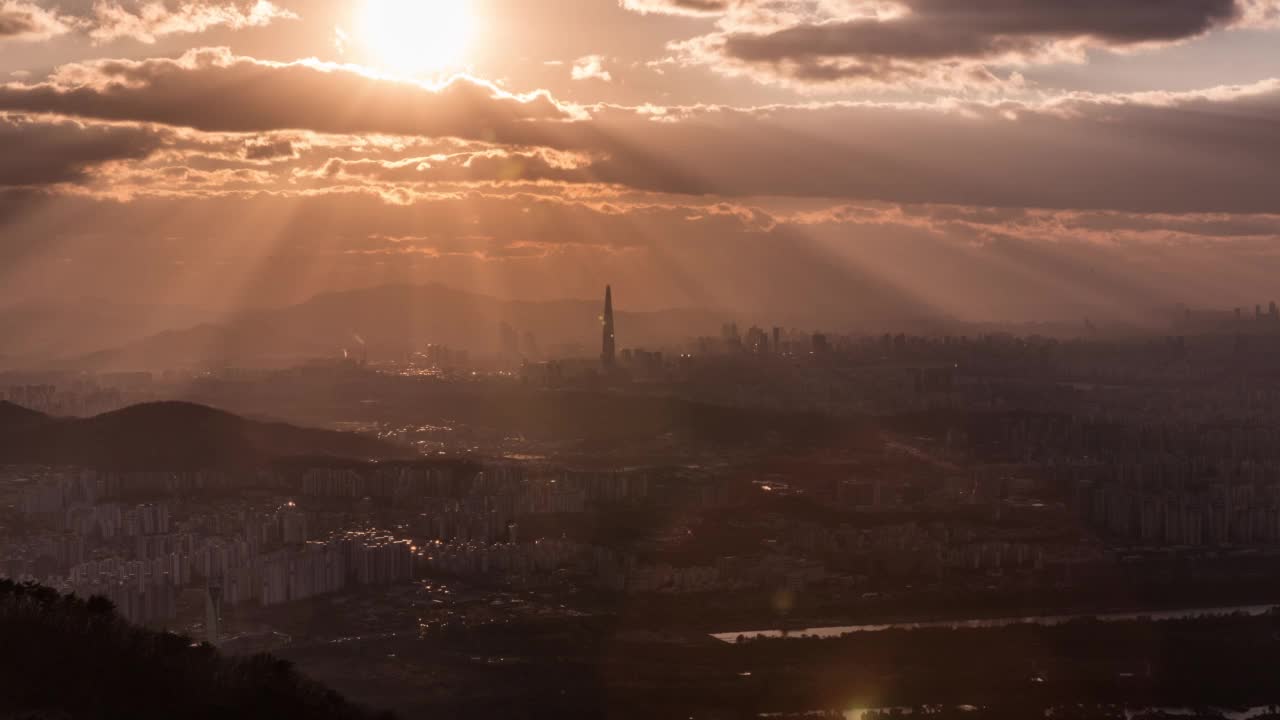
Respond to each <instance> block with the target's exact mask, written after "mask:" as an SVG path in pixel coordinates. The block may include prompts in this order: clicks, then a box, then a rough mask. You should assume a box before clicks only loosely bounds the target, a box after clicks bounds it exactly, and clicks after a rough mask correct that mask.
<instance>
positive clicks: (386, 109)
mask: <svg viewBox="0 0 1280 720" xmlns="http://www.w3.org/2000/svg"><path fill="white" fill-rule="evenodd" d="M0 109H9V110H22V111H27V112H43V113H59V114H63V115H72V116H78V117H89V118H97V119H103V120H132V121H140V122H154V123H163V124H166V125H174V126H179V127H190V128H196V129H199V130H205V131H213V132H262V131H269V130H285V129H307V130H314V131H317V132H324V133H385V134H393V135H421V136H441V137H447V136H453V137H463V138H471V139H480V140H486V141H492V142H508V143H522V142H525V141H527V138H528V136H529V135H530V133H531V132H533V131H532V130H531V129H530V127H529V126H531V125H535V124H536V121H560V120H566V119H568V118H569V117H570V115H569V112H568V111H567V110H566V109H565V108H562V107H561V106H560V105H558V104H557V103H556V102H554V101H553V100H552V99H551V98H550V96H548V95H547V94H545V93H534V94H530V95H524V96H517V95H512V94H510V93H507V92H504V91H502V90H500V89H498V88H496V87H494V86H492V85H489V84H486V83H482V82H479V81H476V80H472V79H469V78H464V77H458V78H454V79H453V80H452V81H450V82H449V83H447V84H445V85H443V86H441V87H427V86H424V85H419V84H416V83H412V82H408V81H396V80H390V79H386V78H379V77H374V76H371V75H368V74H365V73H363V72H360V71H358V70H357V69H355V68H351V67H347V66H339V65H330V64H324V63H319V62H314V61H300V62H294V63H275V62H267V61H263V60H254V59H252V58H246V57H238V56H235V55H233V54H232V53H231V52H230V51H229V50H227V49H225V48H205V49H199V50H192V51H190V52H188V53H186V54H185V55H183V56H182V57H180V58H177V59H151V60H141V61H133V60H101V61H96V62H91V63H84V64H75V65H67V66H63V67H61V68H59V69H58V70H57V71H56V72H55V73H54V75H53V76H52V77H51V78H50V79H49V80H48V81H46V82H43V83H39V84H23V83H9V84H6V85H0ZM543 134H545V133H543Z"/></svg>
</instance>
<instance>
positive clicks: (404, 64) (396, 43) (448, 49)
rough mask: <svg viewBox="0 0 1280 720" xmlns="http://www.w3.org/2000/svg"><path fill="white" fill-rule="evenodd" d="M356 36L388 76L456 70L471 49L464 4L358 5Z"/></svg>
mask: <svg viewBox="0 0 1280 720" xmlns="http://www.w3.org/2000/svg"><path fill="white" fill-rule="evenodd" d="M361 1H362V2H363V7H362V9H361V12H360V18H359V23H360V35H361V37H362V39H363V44H364V45H365V46H366V48H367V49H368V52H369V53H370V55H371V56H372V58H373V59H375V60H376V62H377V63H378V64H379V65H382V66H384V67H385V68H386V69H388V70H392V71H395V72H400V73H406V74H411V75H419V74H423V73H439V72H442V71H445V70H449V69H452V68H457V67H460V66H461V65H462V64H463V62H464V60H465V58H466V54H467V51H468V50H469V49H470V46H471V38H472V33H473V32H474V29H475V27H474V26H475V17H474V15H473V13H472V8H471V2H470V0H361Z"/></svg>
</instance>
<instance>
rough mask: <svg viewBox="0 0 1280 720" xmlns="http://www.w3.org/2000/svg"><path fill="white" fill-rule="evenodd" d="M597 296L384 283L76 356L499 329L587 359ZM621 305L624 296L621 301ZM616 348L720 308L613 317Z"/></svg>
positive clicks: (203, 356)
mask: <svg viewBox="0 0 1280 720" xmlns="http://www.w3.org/2000/svg"><path fill="white" fill-rule="evenodd" d="M603 293H604V286H603V284H602V285H601V298H602V299H601V301H600V302H596V301H590V300H555V301H545V302H526V301H517V300H503V299H499V298H495V297H491V296H488V295H480V294H476V293H471V292H466V291H462V290H456V289H453V288H449V287H446V286H444V285H440V284H435V283H433V284H426V285H383V286H378V287H374V288H366V289H359V290H347V291H342V292H333V293H325V294H321V295H317V296H316V297H314V298H312V299H310V300H307V301H306V302H303V303H300V304H298V305H292V306H289V307H285V308H274V309H266V310H255V311H250V312H244V313H240V314H238V315H235V316H233V317H231V318H230V319H228V320H227V321H225V322H221V323H218V324H204V325H199V326H196V327H192V328H188V329H185V330H174V331H167V332H162V333H159V334H156V335H152V336H150V337H147V338H145V339H143V340H140V341H137V342H132V343H128V344H125V345H123V346H120V347H117V348H115V349H112V350H106V351H102V352H97V353H93V354H91V355H87V356H83V357H81V358H79V359H78V360H77V361H76V362H75V363H74V365H75V366H77V367H83V368H87V369H146V368H169V367H180V366H185V367H223V366H229V365H235V366H247V367H253V366H282V365H288V364H291V363H296V362H298V361H299V360H302V359H306V358H313V357H326V356H328V357H334V356H337V355H339V354H341V352H342V350H343V349H349V350H352V351H357V350H360V351H364V350H366V349H367V351H368V352H369V353H370V354H371V355H372V356H375V357H377V356H388V357H395V356H400V355H403V354H404V353H406V352H410V351H413V350H420V349H422V348H423V347H424V346H425V345H426V344H428V343H435V344H440V345H448V346H450V347H453V348H455V349H469V350H471V351H472V352H479V353H488V352H493V351H495V350H496V349H497V348H498V346H499V333H500V331H499V328H500V327H501V326H502V324H503V323H505V324H507V325H509V326H510V327H511V328H512V329H514V330H515V331H516V332H517V333H518V334H519V335H520V336H521V337H522V338H523V335H524V334H525V333H526V332H528V333H532V334H533V336H534V338H535V340H536V342H537V343H538V344H539V345H540V346H541V347H543V348H549V347H552V346H564V345H577V346H579V347H580V348H581V351H582V352H583V354H584V355H587V356H589V355H591V354H593V353H595V352H596V351H597V350H596V347H595V346H596V344H597V343H599V342H600V313H601V309H602V305H603ZM618 303H619V306H620V307H622V308H625V295H623V296H622V297H620V298H619V300H618ZM616 317H617V325H618V334H619V346H620V347H645V346H646V345H647V346H649V347H653V346H655V345H657V344H659V343H661V342H662V341H664V340H669V339H674V338H680V337H687V336H690V335H700V334H716V333H718V332H719V329H720V325H721V323H722V322H723V318H724V317H725V314H723V313H719V312H716V311H710V310H665V311H656V312H626V311H625V310H619V311H618V312H617V313H616Z"/></svg>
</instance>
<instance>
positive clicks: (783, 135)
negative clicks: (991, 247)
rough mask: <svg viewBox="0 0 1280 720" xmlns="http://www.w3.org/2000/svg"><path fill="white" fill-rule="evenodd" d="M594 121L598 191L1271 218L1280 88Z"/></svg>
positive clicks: (1278, 159) (1275, 204) (1278, 207)
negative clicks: (614, 188)
mask: <svg viewBox="0 0 1280 720" xmlns="http://www.w3.org/2000/svg"><path fill="white" fill-rule="evenodd" d="M655 117H656V119H654V120H649V119H639V117H638V116H637V115H635V114H628V113H618V112H614V111H609V110H605V109H598V110H596V111H594V120H593V123H594V124H595V126H596V130H597V134H598V135H599V136H601V137H603V138H607V139H609V141H606V142H605V143H604V144H602V145H601V151H602V152H601V155H602V158H601V159H600V160H598V161H596V162H594V163H593V164H592V165H591V167H590V174H591V177H592V178H593V179H594V180H595V181H596V182H604V183H617V184H620V185H625V186H627V187H632V188H641V189H646V190H652V191H660V192H678V193H685V194H706V195H723V196H737V197H741V196H769V195H782V196H790V197H825V198H861V199H875V200H883V201H888V202H905V203H946V204H956V205H982V206H1003V207H1047V208H1074V209H1111V210H1126V211H1140V212H1174V213H1178V212H1191V211H1203V212H1276V211H1280V196H1277V195H1276V194H1275V193H1274V192H1273V191H1272V188H1275V187H1280V145H1278V144H1277V143H1275V142H1273V137H1274V130H1275V129H1274V119H1275V118H1277V117H1280V81H1276V80H1273V81H1265V82H1261V83H1258V84H1256V85H1250V86H1243V87H1223V88H1212V89H1208V90H1205V91H1201V92H1191V93H1146V94H1140V95H1071V96H1066V97H1062V98H1058V99H1055V100H1053V101H1050V102H1044V103H1019V102H997V103H978V102H971V103H957V102H946V103H938V104H930V105H902V104H876V103H815V104H808V105H802V106H766V107H759V108H750V109H747V108H743V109H732V108H714V107H707V108H692V109H684V110H681V109H677V108H667V109H664V110H663V112H662V114H660V115H657V116H655Z"/></svg>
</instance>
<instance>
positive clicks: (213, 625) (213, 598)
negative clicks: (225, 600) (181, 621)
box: [204, 585, 222, 645]
mask: <svg viewBox="0 0 1280 720" xmlns="http://www.w3.org/2000/svg"><path fill="white" fill-rule="evenodd" d="M204 636H205V641H206V642H208V643H209V644H210V645H217V644H218V642H219V641H220V640H222V588H221V587H219V586H217V585H208V586H205V589H204Z"/></svg>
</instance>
